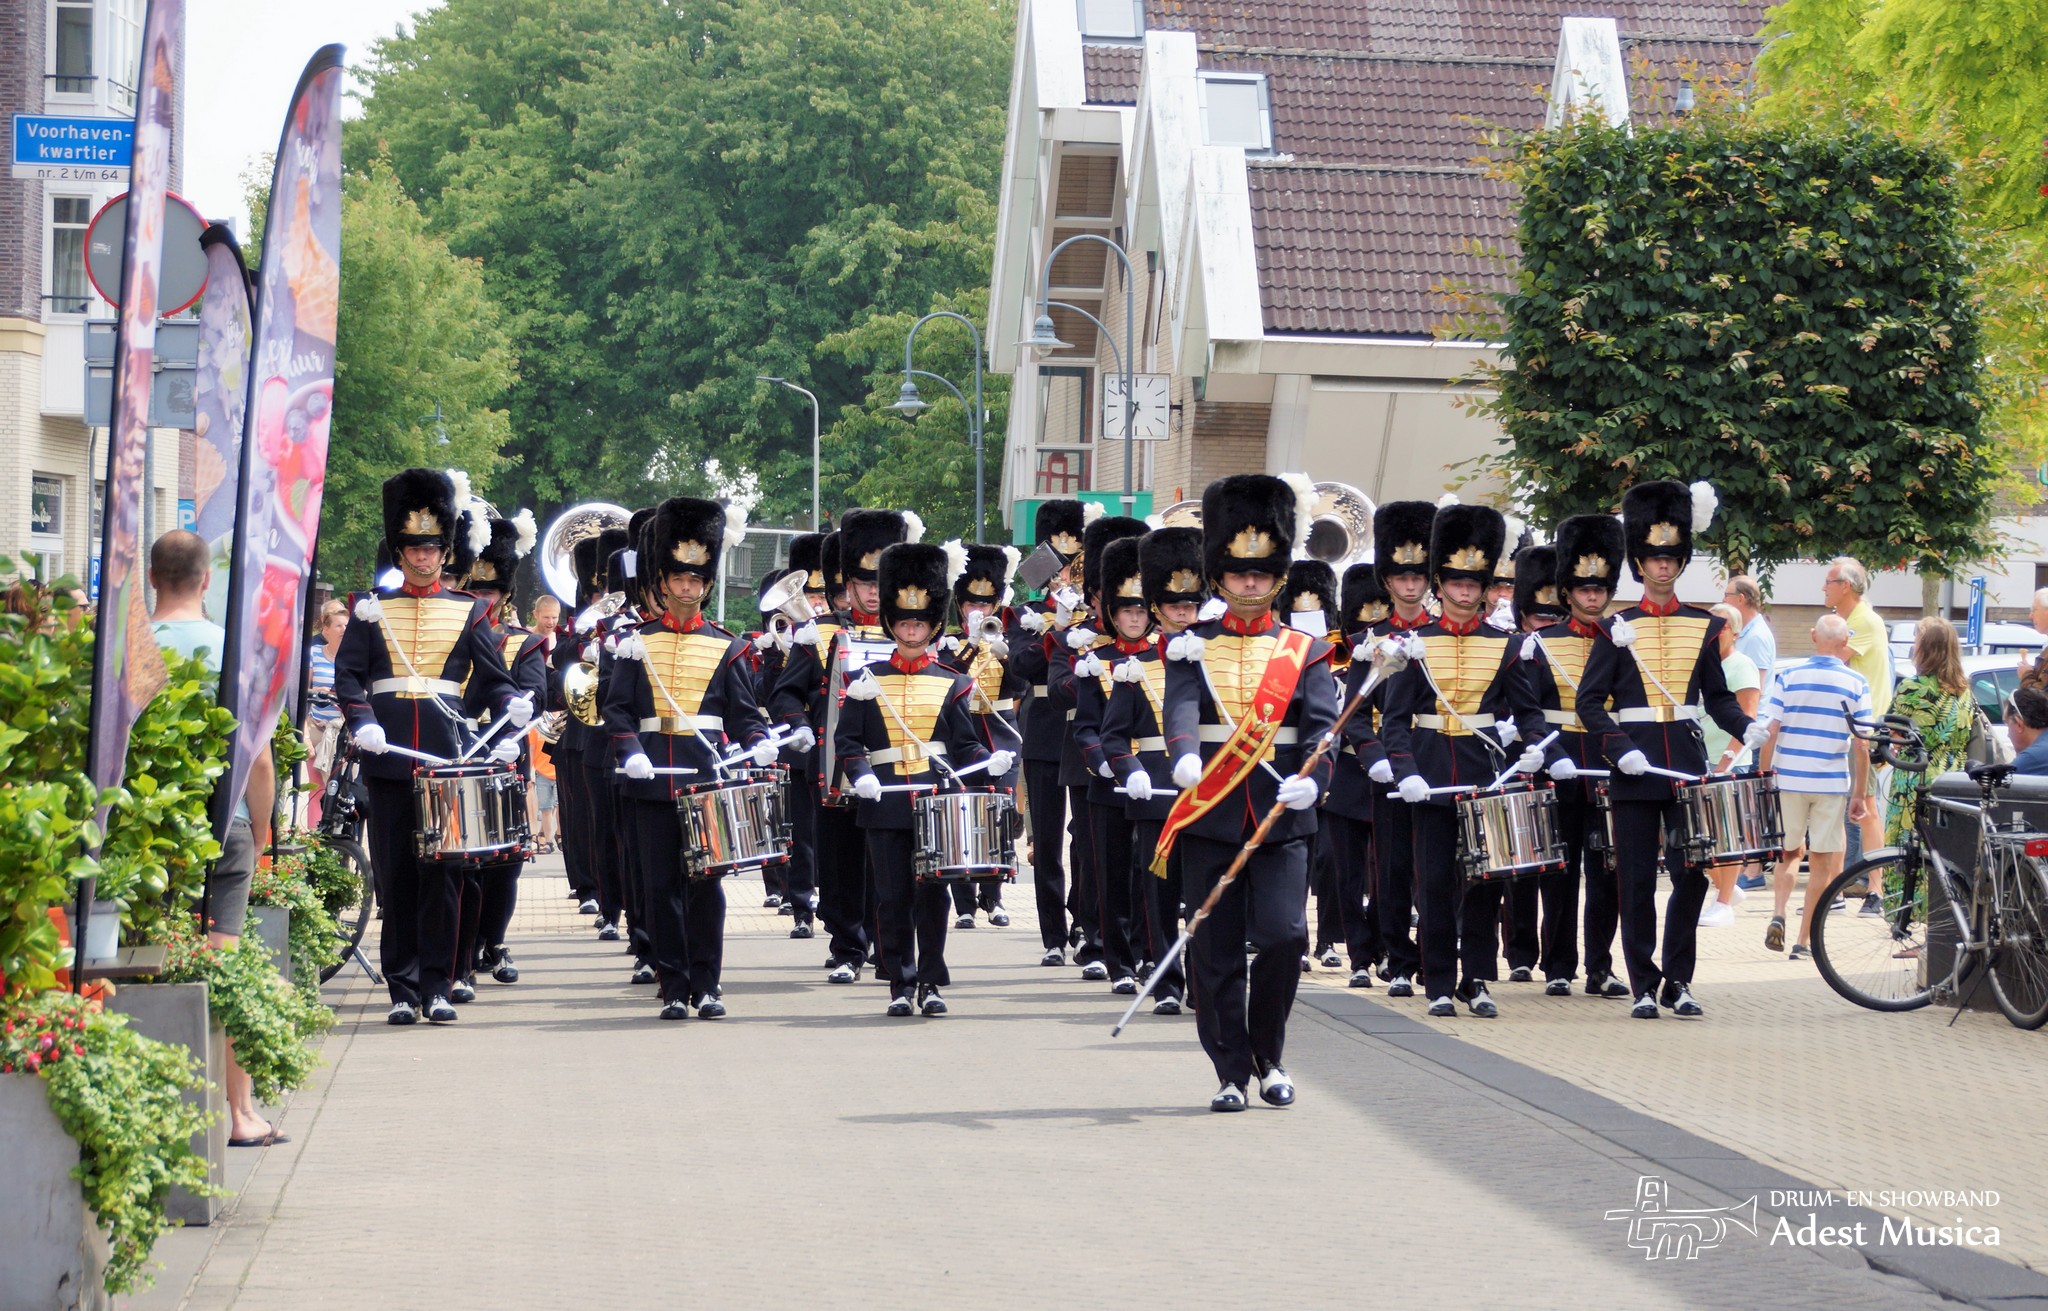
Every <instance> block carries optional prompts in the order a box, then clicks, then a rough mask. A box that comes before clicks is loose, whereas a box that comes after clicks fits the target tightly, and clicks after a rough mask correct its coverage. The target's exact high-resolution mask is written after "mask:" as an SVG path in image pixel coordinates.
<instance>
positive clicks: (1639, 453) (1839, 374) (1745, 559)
mask: <svg viewBox="0 0 2048 1311" xmlns="http://www.w3.org/2000/svg"><path fill="white" fill-rule="evenodd" d="M1513 166H1514V167H1513V173H1514V175H1515V176H1516V178H1517V180H1518V181H1519V182H1520V184H1521V193H1522V194H1521V202H1520V207H1521V210H1520V228H1519V232H1518V238H1519V241H1520V245H1521V267H1520V270H1519V273H1518V275H1517V287H1516V290H1515V291H1514V292H1513V293H1512V294H1511V295H1509V296H1508V297H1507V299H1506V302H1505V306H1504V308H1505V311H1506V316H1507V320H1508V322H1507V354H1508V355H1509V357H1510V358H1511V359H1512V361H1513V367H1512V368H1511V369H1509V370H1506V371H1504V372H1502V373H1500V374H1499V375H1498V383H1499V391H1498V393H1497V395H1496V397H1495V398H1494V399H1492V400H1491V401H1488V402H1484V403H1483V408H1485V409H1486V410H1487V411H1488V412H1490V413H1491V414H1492V415H1493V416H1494V417H1496V418H1497V419H1499V420H1500V421H1501V422H1502V423H1503V425H1504V426H1505V427H1506V428H1507V431H1508V451H1507V454H1506V456H1505V458H1504V461H1503V462H1504V464H1505V465H1506V466H1507V469H1506V471H1507V473H1508V474H1509V476H1510V477H1511V479H1512V480H1513V481H1514V483H1515V484H1516V485H1518V486H1521V487H1525V488H1527V489H1528V494H1529V495H1530V497H1531V498H1532V499H1533V501H1534V508H1535V510H1536V512H1537V514H1538V516H1539V517H1541V518H1546V519H1550V520H1555V519H1557V518H1561V517H1563V516H1564V515H1567V514H1574V513H1580V512H1583V511H1585V510H1587V509H1589V508H1594V507H1603V506H1605V507H1611V506H1614V505H1615V504H1617V503H1618V501H1619V499H1620V494H1621V492H1622V491H1623V490H1624V489H1625V488H1627V487H1628V486H1630V485H1632V484H1634V483H1637V482H1642V481H1646V480H1649V479H1655V478H1672V477H1675V478H1682V479H1687V480H1691V479H1695V478H1706V479H1709V480H1711V481H1712V482H1713V483H1714V485H1715V486H1716V488H1717V489H1718V490H1719V493H1720V499H1721V513H1720V516H1719V517H1718V518H1717V520H1716V521H1715V524H1714V526H1713V528H1712V529H1711V530H1709V532H1708V533H1707V534H1706V535H1705V544H1706V545H1707V546H1708V547H1709V548H1710V549H1713V550H1715V551H1717V552H1718V553H1719V554H1720V555H1721V557H1722V558H1723V559H1724V560H1726V561H1728V562H1729V564H1730V567H1731V568H1741V567H1744V566H1747V567H1750V568H1756V569H1761V570H1765V571H1768V570H1769V569H1770V568H1771V567H1772V566H1774V565H1776V564H1780V563H1783V562H1786V561H1789V560H1794V559H1799V558H1803V557H1812V556H1815V555H1831V554H1835V553H1837V552H1846V553H1849V554H1853V555H1855V556H1857V557H1858V558H1860V559H1862V560H1864V561H1866V562H1867V563H1869V564H1871V565H1873V566H1876V567H1881V568H1894V567H1899V566H1905V565H1919V566H1922V567H1923V568H1934V569H1939V568H1944V567H1948V566H1952V565H1958V564H1961V563H1963V562H1966V561H1969V560H1973V559H1981V558H1983V556H1984V554H1985V552H1986V549H1987V547H1988V546H1989V536H1990V533H1989V529H1988V526H1987V525H1988V519H1989V516H1990V513H1991V506H1992V497H1991V494H1990V492H1991V488H1992V486H1993V484H1994V482H1995V480H1996V479H1997V478H1998V477H1999V476H2000V474H2001V472H2002V470H2003V468H2004V461H2005V459H2006V452H2005V451H2004V450H2003V449H2002V448H2001V447H2000V446H1999V444H1998V443H1996V442H1994V441H1992V440H1990V439H1989V438H1987V437H1986V436H1985V435H1984V434H1983V432H1982V431H1981V427H1980V405H1981V394H1980V383H1981V377H1980V375H1981V366H1982V361H1981V359H1980V355H1979V340H1978V332H1977V320H1976V307H1975V304H1974V301H1973V299H1972V294H1971V293H1972V287H1971V284H1970V276H1969V275H1970V269H1969V265H1968V262H1967V260H1966V258H1965V253H1964V243H1963V241H1962V239H1961V237H1960V236H1959V234H1958V215H1957V193H1956V186H1955V182H1954V177H1953V174H1952V172H1951V170H1950V168H1949V166H1948V164H1947V162H1946V160H1945V158H1944V157H1943V156H1942V155H1941V154H1940V153H1939V152H1936V151H1933V150H1930V149H1926V148H1923V147H1918V146H1914V145H1910V144H1906V143H1902V142H1900V141H1898V140H1897V139H1896V138H1894V137H1892V136H1889V135H1887V134H1882V133H1878V132H1872V131H1868V130H1861V129H1848V130H1844V131H1834V130H1829V129H1824V128H1819V127H1815V126H1812V125H1791V126H1786V127H1772V126H1768V125H1759V124H1757V123H1755V122H1753V121H1751V120H1750V119H1749V118H1748V117H1747V116H1745V115H1741V114H1736V113H1718V112H1706V113H1700V114H1695V115H1694V116H1692V117H1691V118H1690V119H1688V120H1685V121H1684V122H1682V123H1681V124H1679V125H1676V126H1672V127H1665V128H1651V129H1646V130H1637V131H1634V132H1631V131H1630V130H1628V129H1627V128H1612V127H1608V126H1606V125H1605V124H1604V123H1601V122H1599V121H1597V120H1586V121H1579V122H1575V123H1571V124H1567V125H1566V126H1564V127H1563V128H1560V129H1558V130H1555V131H1549V132H1540V133H1533V134H1530V135H1529V136H1528V137H1527V138H1525V139H1524V140H1523V141H1522V142H1521V143H1520V145H1519V150H1518V153H1517V155H1516V157H1515V159H1514V161H1513Z"/></svg>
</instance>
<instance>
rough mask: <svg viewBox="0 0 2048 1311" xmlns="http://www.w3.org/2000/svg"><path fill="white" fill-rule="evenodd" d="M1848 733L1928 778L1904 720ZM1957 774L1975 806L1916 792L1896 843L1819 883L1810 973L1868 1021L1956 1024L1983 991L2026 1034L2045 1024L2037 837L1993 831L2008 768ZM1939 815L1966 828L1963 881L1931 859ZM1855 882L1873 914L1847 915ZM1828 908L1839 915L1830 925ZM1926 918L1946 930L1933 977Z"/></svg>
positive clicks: (2046, 865) (1915, 737) (2044, 916)
mask: <svg viewBox="0 0 2048 1311" xmlns="http://www.w3.org/2000/svg"><path fill="white" fill-rule="evenodd" d="M1850 731H1851V732H1852V733H1853V734H1854V735H1855V736H1856V737H1857V738H1858V739H1860V740H1862V741H1864V742H1868V743H1870V744H1871V745H1872V746H1874V747H1875V748H1876V751H1877V755H1878V757H1879V758H1880V759H1881V760H1883V761H1884V762H1886V763H1887V764H1890V765H1891V766H1892V767H1893V768H1894V769H1898V770H1902V771H1904V772H1906V773H1913V774H1918V773H1924V772H1925V771H1926V769H1927V767H1928V763H1929V762H1928V756H1927V748H1926V744H1925V743H1924V742H1923V741H1922V740H1921V737H1920V734H1919V732H1918V731H1917V730H1916V729H1915V728H1914V727H1913V724H1912V722H1911V721H1910V720H1907V719H1905V718H1903V717H1900V716H1897V715H1887V716H1886V717H1885V718H1884V720H1883V721H1882V722H1881V723H1877V724H1859V723H1857V722H1856V720H1855V719H1854V718H1853V716H1852V717H1851V718H1850ZM1966 772H1967V773H1968V775H1969V777H1970V779H1971V781H1973V782H1974V783H1976V785H1977V790H1978V804H1977V805H1974V806H1973V805H1970V804H1969V803H1967V802H1963V801H1954V800H1950V799H1948V798H1946V797H1937V796H1935V795H1934V794H1933V792H1932V791H1931V790H1925V789H1923V790H1922V791H1920V793H1919V794H1918V796H1917V797H1916V799H1915V801H1914V806H1913V823H1912V826H1911V827H1910V828H1909V829H1908V830H1907V832H1906V834H1905V837H1904V844H1903V845H1902V846H1898V847H1888V848H1883V849H1881V850H1878V851H1874V852H1872V853H1870V854H1869V856H1867V857H1866V858H1865V859H1863V860H1861V861H1858V862H1857V863H1856V864H1854V865H1852V866H1850V867H1849V868H1848V869H1845V870H1843V871H1842V872H1841V873H1840V874H1839V875H1837V876H1836V877H1835V878H1834V880H1833V881H1832V882H1830V883H1829V885H1828V887H1827V890H1826V891H1825V892H1823V893H1822V894H1821V897H1820V900H1819V903H1818V905H1817V906H1816V908H1815V911H1814V920H1813V931H1812V938H1813V959H1814V964H1816V965H1817V966H1819V967H1820V973H1821V977H1822V978H1824V979H1826V980H1827V981H1828V985H1829V986H1830V987H1832V988H1833V989H1834V990H1835V991H1836V992H1838V993H1840V994H1841V995H1842V996H1843V997H1845V998H1847V999H1848V1000H1850V1001H1852V1002H1855V1003H1856V1004H1857V1005H1859V1006H1865V1007H1868V1008H1870V1009H1871V1010H1878V1011H1911V1010H1918V1009H1919V1008H1921V1007H1923V1006H1926V1005H1928V1004H1929V1003H1931V1002H1933V1001H1934V1000H1936V999H1937V998H1941V999H1942V1000H1944V1001H1954V1002H1955V1004H1956V1010H1957V1012H1958V1013H1960V1012H1961V1011H1962V1009H1963V1007H1964V1006H1967V1005H1968V1004H1969V1001H1970V998H1971V997H1972V996H1973V995H1975V993H1976V990H1977V988H1978V987H1979V986H1981V985H1982V984H1983V983H1985V982H1986V981H1987V980H1988V981H1989V982H1990V984H1991V995H1992V997H1993V999H1994V1000H1995V1001H1996V1002H1997V1003H1998V1009H1999V1010H2000V1011H2002V1012H2004V1014H2005V1018H2006V1019H2007V1020H2009V1021H2011V1022H2012V1023H2013V1024H2014V1025H2015V1026H2017V1027H2019V1028H2022V1029H2038V1028H2040V1027H2041V1026H2042V1025H2043V1024H2044V1023H2048V833H2039V832H2034V831H2031V830H2027V829H2025V828H2023V827H2022V826H2021V824H2020V821H2019V820H2018V818H2017V817H2015V819H2014V822H2013V826H2012V827H2009V828H2000V827H1999V826H1998V824H1997V821H1996V820H1995V818H1994V808H1995V806H1996V804H1997V802H1998V800H1999V798H2000V795H2001V790H2002V789H2003V788H2005V787H2006V785H2007V784H2008V783H2009V782H2010V780H2011V778H2012V769H2011V767H2010V766H2007V765H1973V766H1971V767H1970V768H1969V769H1968V770H1967V771H1966ZM1949 816H1957V817H1963V818H1968V819H1971V820H1974V821H1975V822H1976V824H1977V826H1978V844H1977V860H1976V867H1975V868H1974V869H1973V870H1970V871H1967V872H1966V871H1963V870H1961V869H1959V868H1958V867H1957V866H1956V865H1954V864H1952V863H1950V862H1949V861H1948V860H1947V859H1945V858H1944V857H1943V856H1942V854H1941V852H1940V851H1938V850H1936V848H1935V845H1934V839H1933V833H1934V830H1935V829H1937V828H1945V827H1946V826H1947V822H1948V817H1949ZM1873 876H1875V877H1873ZM1859 883H1861V884H1865V885H1866V886H1868V887H1871V888H1879V887H1881V888H1882V891H1881V892H1879V893H1877V894H1876V895H1877V896H1878V898H1879V912H1878V913H1877V914H1876V915H1865V914H1862V913H1860V909H1858V910H1851V909H1849V906H1850V905H1851V904H1852V903H1854V904H1856V905H1858V906H1859V908H1860V903H1861V901H1862V898H1861V897H1850V896H1849V895H1848V894H1847V889H1848V888H1849V887H1850V886H1851V885H1854V884H1859ZM1935 891H1939V892H1940V894H1941V897H1940V902H1941V904H1940V906H1939V907H1938V908H1936V907H1934V906H1933V902H1934V900H1935V899H1934V898H1933V897H1932V896H1931V895H1930V894H1931V893H1933V892H1935ZM1837 905H1841V906H1842V907H1844V909H1843V910H1842V911H1841V912H1840V913H1839V914H1832V913H1831V911H1832V910H1833V908H1834V907H1835V906H1837ZM1937 909H1938V910H1939V911H1942V912H1945V913H1946V914H1947V917H1948V919H1949V920H1950V921H1952V922H1953V923H1954V925H1955V932H1956V942H1955V954H1954V956H1953V957H1952V959H1951V960H1950V962H1949V966H1948V971H1947V973H1946V974H1945V975H1942V976H1940V977H1930V975H1929V966H1930V965H1931V958H1930V955H1929V943H1928V935H1927V928H1928V925H1929V923H1930V922H1931V921H1932V919H1933V916H1934V914H1935V913H1936V910H1937Z"/></svg>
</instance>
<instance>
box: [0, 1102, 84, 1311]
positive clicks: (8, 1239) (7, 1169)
mask: <svg viewBox="0 0 2048 1311" xmlns="http://www.w3.org/2000/svg"><path fill="white" fill-rule="evenodd" d="M0 1143H5V1144H6V1150H5V1151H0V1235H5V1238H4V1239H0V1304H4V1305H5V1306H6V1307H8V1308H9V1309H10V1311H12V1308H15V1307H22V1308H30V1307H33V1308H43V1307H49V1308H53V1311H104V1308H107V1307H110V1306H111V1305H112V1302H111V1300H110V1299H109V1298H108V1297H107V1294H106V1293H105V1291H104V1279H103V1275H104V1272H105V1270H106V1265H107V1240H106V1236H105V1235H104V1234H102V1233H101V1232H100V1228H99V1225H98V1223H97V1222H96V1221H95V1220H94V1219H93V1214H92V1212H91V1211H90V1210H88V1209H86V1205H85V1199H84V1197H83V1195H82V1194H81V1193H80V1191H79V1187H78V1181H77V1180H76V1179H74V1178H72V1177H71V1171H72V1168H73V1167H75V1166H76V1165H77V1164H78V1144H77V1143H75V1142H73V1141H72V1140H71V1135H70V1134H68V1133H65V1132H64V1126H63V1125H61V1124H59V1123H58V1122H57V1117H56V1115H55V1114H54V1113H53V1112H52V1111H51V1110H50V1099H49V1095H48V1093H47V1092H46V1091H45V1089H44V1086H43V1081H42V1079H40V1078H38V1077H37V1076H35V1075H33V1074H0Z"/></svg>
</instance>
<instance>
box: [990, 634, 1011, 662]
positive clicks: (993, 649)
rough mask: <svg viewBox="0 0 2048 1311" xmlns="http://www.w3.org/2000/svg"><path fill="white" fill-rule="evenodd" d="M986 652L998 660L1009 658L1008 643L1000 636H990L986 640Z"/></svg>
mask: <svg viewBox="0 0 2048 1311" xmlns="http://www.w3.org/2000/svg"><path fill="white" fill-rule="evenodd" d="M987 646H988V653H989V654H990V655H992V656H994V657H995V658H996V659H998V660H1008V659H1009V658H1010V644H1009V643H1008V642H1005V641H1004V640H1003V639H1002V638H1000V637H991V638H990V639H988V642H987Z"/></svg>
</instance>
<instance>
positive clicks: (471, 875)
mask: <svg viewBox="0 0 2048 1311" xmlns="http://www.w3.org/2000/svg"><path fill="white" fill-rule="evenodd" d="M520 864H521V862H519V861H516V860H508V861H500V862H499V863H497V864H495V865H482V866H478V867H477V868H475V869H470V870H465V871H464V872H463V879H462V888H461V898H462V899H461V902H460V904H459V905H458V906H457V910H456V914H457V918H458V925H457V928H456V935H455V973H456V975H457V976H458V977H461V978H468V977H469V976H470V975H471V974H473V973H475V971H476V953H477V948H479V947H500V946H503V945H504V943H505V933H506V931H507V930H508V929H509V928H511V925H512V911H513V910H514V909H515V908H516V906H517V905H518V901H519V867H520Z"/></svg>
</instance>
